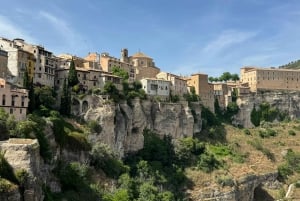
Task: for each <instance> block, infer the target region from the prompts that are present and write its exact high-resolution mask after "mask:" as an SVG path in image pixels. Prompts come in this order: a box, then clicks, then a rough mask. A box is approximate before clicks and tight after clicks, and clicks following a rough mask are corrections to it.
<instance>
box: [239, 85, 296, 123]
mask: <svg viewBox="0 0 300 201" xmlns="http://www.w3.org/2000/svg"><path fill="white" fill-rule="evenodd" d="M263 102H268V103H269V104H270V105H271V106H272V107H276V108H278V109H279V111H281V112H286V113H287V114H288V116H289V117H290V118H291V119H295V118H298V117H300V92H299V91H260V92H257V93H252V94H249V95H247V96H241V97H239V98H238V99H237V104H238V106H239V108H240V111H239V113H238V114H237V115H236V117H235V120H234V123H235V124H236V125H242V126H243V127H245V128H251V127H253V124H252V123H251V119H250V114H251V111H252V109H253V107H254V105H255V106H256V107H258V106H259V105H260V104H261V103H263Z"/></svg>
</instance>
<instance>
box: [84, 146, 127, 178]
mask: <svg viewBox="0 0 300 201" xmlns="http://www.w3.org/2000/svg"><path fill="white" fill-rule="evenodd" d="M90 154H91V165H93V166H94V167H95V168H96V169H102V170H103V171H104V172H105V174H106V175H107V176H109V177H111V178H118V177H119V176H120V175H121V174H123V173H125V172H127V171H128V167H127V166H125V165H124V164H123V162H122V161H121V160H119V159H117V156H116V154H115V153H114V152H113V151H112V150H111V149H110V148H109V147H108V146H107V145H105V144H100V143H98V144H96V145H94V146H93V147H92V150H91V152H90Z"/></svg>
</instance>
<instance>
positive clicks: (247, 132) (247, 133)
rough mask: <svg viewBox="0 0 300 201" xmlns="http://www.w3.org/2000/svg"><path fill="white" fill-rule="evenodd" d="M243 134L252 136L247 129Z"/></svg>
mask: <svg viewBox="0 0 300 201" xmlns="http://www.w3.org/2000/svg"><path fill="white" fill-rule="evenodd" d="M243 132H244V134H245V135H251V132H250V130H249V129H247V128H246V129H244V130H243Z"/></svg>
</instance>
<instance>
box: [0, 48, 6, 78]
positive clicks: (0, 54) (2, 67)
mask: <svg viewBox="0 0 300 201" xmlns="http://www.w3.org/2000/svg"><path fill="white" fill-rule="evenodd" d="M7 62H8V53H7V52H6V51H4V50H1V49H0V77H2V78H5V77H6V75H7Z"/></svg>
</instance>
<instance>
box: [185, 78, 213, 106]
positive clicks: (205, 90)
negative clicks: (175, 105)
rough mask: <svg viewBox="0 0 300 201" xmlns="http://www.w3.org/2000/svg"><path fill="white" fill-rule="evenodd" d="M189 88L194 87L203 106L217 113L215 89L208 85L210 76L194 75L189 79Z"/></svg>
mask: <svg viewBox="0 0 300 201" xmlns="http://www.w3.org/2000/svg"><path fill="white" fill-rule="evenodd" d="M187 85H188V87H191V86H192V87H194V88H195V91H196V94H197V95H199V97H200V99H201V102H202V104H203V105H204V106H205V107H208V108H209V109H210V110H211V111H212V112H214V111H215V109H214V108H215V107H214V89H213V85H212V84H211V83H208V75H206V74H201V73H196V74H192V75H191V77H189V78H188V79H187Z"/></svg>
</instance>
